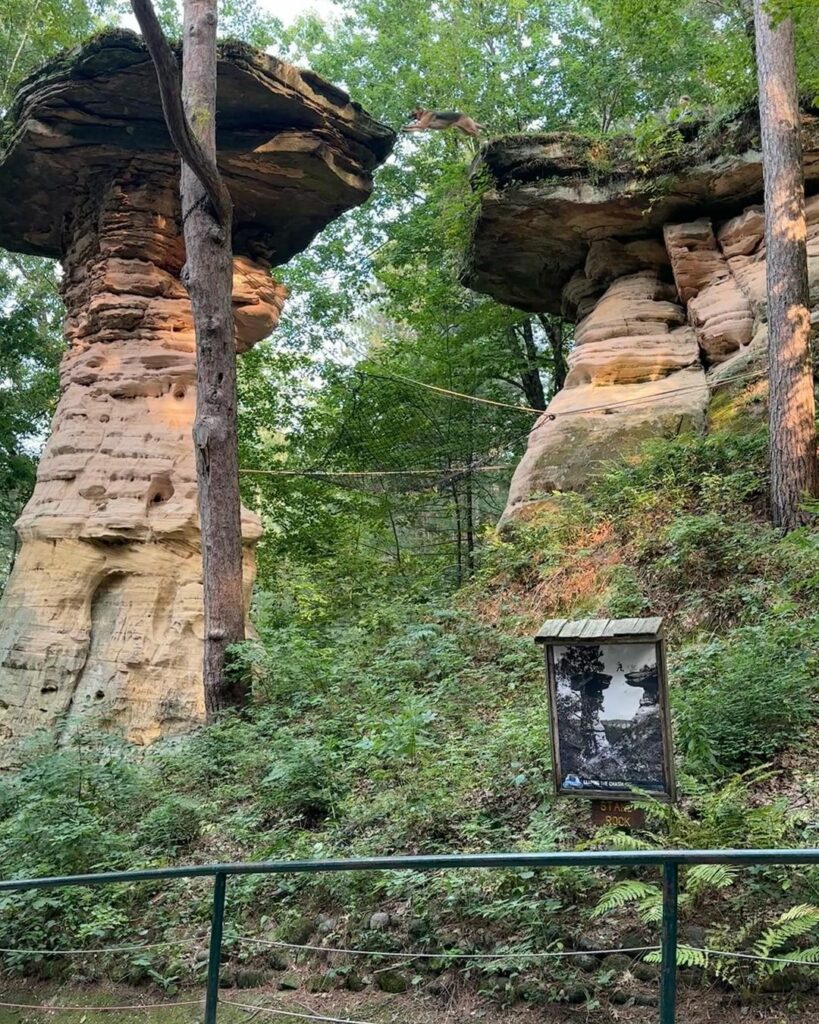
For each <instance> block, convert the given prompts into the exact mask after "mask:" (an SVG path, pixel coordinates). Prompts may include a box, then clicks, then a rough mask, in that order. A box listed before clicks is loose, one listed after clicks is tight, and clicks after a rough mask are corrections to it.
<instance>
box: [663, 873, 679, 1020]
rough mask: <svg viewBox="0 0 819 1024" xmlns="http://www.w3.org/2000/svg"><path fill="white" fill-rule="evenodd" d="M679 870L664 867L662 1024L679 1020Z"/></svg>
mask: <svg viewBox="0 0 819 1024" xmlns="http://www.w3.org/2000/svg"><path fill="white" fill-rule="evenodd" d="M678 888H679V868H678V866H677V865H676V864H673V863H667V864H664V865H663V939H662V942H663V965H662V970H661V973H660V1024H675V1021H676V1019H677V893H678Z"/></svg>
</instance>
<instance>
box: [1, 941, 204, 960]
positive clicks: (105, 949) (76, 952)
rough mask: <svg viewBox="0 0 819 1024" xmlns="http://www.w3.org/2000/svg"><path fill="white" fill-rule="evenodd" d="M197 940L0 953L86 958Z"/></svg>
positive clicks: (14, 950)
mask: <svg viewBox="0 0 819 1024" xmlns="http://www.w3.org/2000/svg"><path fill="white" fill-rule="evenodd" d="M197 941H198V940H197V939H194V938H188V939H174V940H173V941H171V942H148V943H145V944H144V945H141V946H100V947H98V948H96V949H95V948H90V949H21V948H19V947H18V948H10V947H6V946H0V953H25V954H26V955H27V956H84V955H85V954H86V953H138V952H139V951H140V950H142V949H162V948H167V947H168V946H187V945H192V944H193V943H195V942H197Z"/></svg>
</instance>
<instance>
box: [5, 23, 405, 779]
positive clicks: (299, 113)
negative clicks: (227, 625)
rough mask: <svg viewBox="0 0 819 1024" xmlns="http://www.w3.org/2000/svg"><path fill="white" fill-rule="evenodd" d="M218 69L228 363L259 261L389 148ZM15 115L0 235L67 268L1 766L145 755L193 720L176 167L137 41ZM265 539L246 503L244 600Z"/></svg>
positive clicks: (260, 83) (309, 101)
mask: <svg viewBox="0 0 819 1024" xmlns="http://www.w3.org/2000/svg"><path fill="white" fill-rule="evenodd" d="M219 73H220V79H219V116H220V139H219V141H220V144H222V143H223V140H224V138H225V132H224V131H222V125H223V123H226V124H227V126H228V130H227V139H228V142H227V143H226V145H227V149H228V152H227V153H223V154H222V165H223V169H224V170H225V173H226V175H227V181H228V185H229V187H230V188H231V192H232V194H233V198H234V202H235V203H236V219H235V225H234V226H235V237H234V251H235V252H236V257H235V260H234V293H233V312H234V321H235V326H236V346H237V350H238V351H240V352H242V351H245V350H247V349H248V348H250V347H251V346H252V345H254V344H255V343H256V342H258V341H259V340H261V339H262V338H264V337H266V336H267V335H268V334H269V332H270V331H271V329H272V328H273V327H275V325H276V322H277V321H278V316H279V313H280V311H281V308H282V305H283V302H284V289H283V288H282V287H281V286H279V285H278V284H277V283H276V282H275V281H274V280H273V278H272V277H271V275H270V262H269V260H270V258H271V257H275V259H276V260H277V261H279V262H280V261H281V260H282V259H286V258H289V256H292V255H293V253H294V252H296V251H298V249H299V248H302V247H303V246H304V245H305V244H307V242H309V241H310V239H311V238H312V237H313V236H314V235H315V234H316V232H317V231H318V230H320V228H321V227H322V226H323V225H324V224H326V223H327V222H328V221H329V220H331V219H332V218H333V217H335V216H337V215H338V213H340V212H341V211H342V210H343V209H345V208H347V207H348V206H350V205H354V204H356V203H359V202H362V201H363V200H364V199H365V198H366V195H367V194H368V192H369V189H370V187H371V171H372V169H373V167H374V166H375V164H376V163H377V162H378V161H379V160H380V159H382V158H383V156H385V155H386V152H388V150H389V144H390V139H391V136H390V133H389V132H388V130H387V129H384V128H383V126H380V125H377V124H376V123H375V122H373V121H371V120H370V119H369V118H368V117H367V116H366V115H365V114H364V113H363V112H362V111H361V110H360V109H359V108H357V107H355V105H353V104H351V103H350V102H349V100H348V99H347V97H346V96H345V95H344V94H343V93H341V92H340V91H339V90H336V89H334V88H333V87H332V86H330V85H328V84H327V83H323V82H321V80H320V79H318V78H316V77H315V76H312V75H309V74H308V75H300V74H299V73H298V72H297V71H296V70H295V69H294V68H291V67H289V66H288V65H285V64H281V63H280V62H278V61H275V60H273V59H272V58H268V57H266V56H264V55H263V54H258V53H255V52H254V51H250V50H248V49H247V48H239V49H238V50H228V51H223V54H222V60H221V61H220V65H219ZM243 111H244V117H245V119H246V121H247V123H252V124H253V129H252V131H246V130H245V129H244V128H243V127H242V128H240V127H238V124H239V122H241V121H242V112H243ZM15 115H16V118H17V127H16V131H15V133H14V135H13V136H12V141H11V145H10V148H9V149H8V150H7V151H6V152H5V153H4V154H3V155H2V156H0V244H3V245H5V246H7V247H8V248H12V249H18V250H20V251H24V252H38V253H42V254H46V255H60V256H61V258H62V263H63V271H64V273H63V279H62V291H63V299H64V301H65V306H66V318H65V335H66V341H67V343H68V348H67V351H66V354H65V356H64V358H63V362H62V366H61V372H60V383H61V395H60V401H59V405H58V408H57V411H56V414H55V417H54V422H53V424H52V433H51V436H50V438H49V440H48V442H47V444H46V447H45V451H44V453H43V456H42V459H41V462H40V466H39V470H38V477H37V485H36V488H35V491H34V494H33V495H32V498H31V500H30V501H29V503H28V504H27V506H26V508H25V509H24V511H23V513H22V515H21V517H20V519H19V520H18V523H17V530H18V533H19V536H20V538H21V540H22V547H21V549H20V552H19V555H18V557H17V560H16V563H15V566H14V570H13V572H12V575H11V578H10V580H9V582H8V585H7V587H6V591H5V593H4V595H3V598H2V603H0V741H2V742H1V743H0V763H6V764H8V763H13V761H14V759H15V757H16V746H17V741H19V740H20V739H23V738H25V737H26V736H28V735H30V734H31V733H32V732H33V731H34V730H36V729H37V728H41V727H44V726H45V727H50V728H54V727H59V728H60V729H61V730H62V731H63V732H64V733H65V734H70V733H71V732H72V731H74V730H75V729H76V728H78V727H79V726H81V725H83V724H88V723H90V724H93V725H94V726H97V727H101V728H106V729H111V730H115V731H117V732H119V733H121V734H122V735H124V736H125V737H127V738H128V739H129V740H131V741H133V742H135V743H150V742H152V741H153V740H155V739H157V738H158V737H160V736H163V735H170V734H174V733H178V732H182V731H185V730H188V729H190V728H191V727H192V726H193V725H196V724H198V723H199V722H200V721H201V720H202V718H203V714H204V702H203V694H202V678H201V662H202V649H201V641H202V562H201V549H200V537H199V519H198V511H197V486H196V469H195V462H194V452H193V444H192V438H191V430H192V426H193V420H194V416H195V411H196V359H195V337H194V329H193V320H192V314H191V309H190V303H189V300H188V296H187V292H186V291H185V288H184V287H183V285H182V283H181V281H180V273H181V270H182V266H183V263H184V259H185V252H184V242H183V239H182V233H181V224H180V214H179V201H178V194H177V193H178V170H177V168H178V160H177V158H176V157H175V156H174V155H173V154H172V153H171V152H170V150H169V144H168V140H167V136H166V135H164V134H163V129H162V120H161V112H160V110H159V106H158V97H157V95H156V85H155V79H154V77H153V70H152V68H151V65H150V62H149V61H148V58H147V54H146V53H145V51H144V49H143V48H142V46H141V43H140V42H139V40H138V38H137V37H136V36H133V35H132V34H130V33H121V32H116V33H111V34H108V35H106V36H103V37H101V38H98V39H96V40H94V41H92V42H91V43H89V44H88V45H87V46H86V47H84V48H81V49H80V50H79V51H76V52H74V53H73V54H72V55H70V56H69V58H67V59H66V60H62V61H57V62H55V63H54V64H53V65H50V66H48V67H47V68H46V69H44V71H43V72H41V73H39V74H38V75H36V76H35V77H34V78H33V79H31V80H30V81H29V82H28V83H26V84H25V85H24V86H23V88H22V90H21V93H20V96H19V98H18V100H17V102H16V105H15ZM103 129H104V130H103ZM234 129H235V131H234ZM232 133H233V134H232ZM236 133H238V134H236ZM143 149H147V150H148V152H143V151H142V150H143ZM260 533H261V524H260V522H259V519H258V517H257V516H255V515H254V514H253V513H252V512H249V511H248V510H247V509H243V511H242V536H243V541H244V582H245V596H246V603H247V602H248V601H249V597H250V589H251V586H252V582H253V575H254V555H253V545H254V543H255V541H256V540H257V539H258V537H259V535H260Z"/></svg>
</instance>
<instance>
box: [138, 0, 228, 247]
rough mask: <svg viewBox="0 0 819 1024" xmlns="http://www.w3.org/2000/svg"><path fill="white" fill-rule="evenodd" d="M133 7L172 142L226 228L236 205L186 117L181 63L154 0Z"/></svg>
mask: <svg viewBox="0 0 819 1024" xmlns="http://www.w3.org/2000/svg"><path fill="white" fill-rule="evenodd" d="M131 8H132V10H133V12H134V15H135V17H136V20H137V22H138V23H139V27H140V30H141V31H142V38H143V39H144V40H145V45H146V46H147V47H148V52H149V53H150V55H151V60H152V61H153V64H154V69H155V71H156V78H157V82H158V83H159V95H160V98H161V100H162V112H163V113H164V115H165V121H166V123H167V125H168V132H169V134H170V136H171V142H172V143H173V145H174V148H175V149H176V150H177V151H178V152H179V155H180V156H181V157H182V159H183V160H184V161H185V163H186V164H187V165H188V167H190V169H191V170H192V171H193V173H194V174H195V175H196V177H197V178H198V179H199V181H200V182H201V183H202V187H203V188H204V190H205V192H206V193H207V196H208V199H209V200H210V203H211V206H212V207H213V213H214V216H215V217H216V220H217V222H218V223H219V225H220V226H221V227H223V228H227V227H229V225H230V223H231V217H232V207H233V204H232V203H231V199H230V194H229V192H228V190H227V189H226V188H225V185H224V183H223V182H222V178H221V175H220V174H219V168H218V167H217V166H216V161H215V160H211V159H209V157H208V156H207V154H206V153H205V152H204V150H203V149H202V147H201V146H200V145H199V142H198V141H197V139H196V137H195V136H194V134H193V132H192V131H191V127H190V125H189V124H188V119H187V117H185V110H184V107H183V106H182V91H181V89H180V85H179V65H178V64H177V62H176V57H175V56H174V53H173V50H172V49H171V47H170V45H169V43H168V40H167V39H166V38H165V33H164V32H163V31H162V26H161V25H160V24H159V19H158V18H157V16H156V11H155V10H154V7H153V4H152V3H151V0H131Z"/></svg>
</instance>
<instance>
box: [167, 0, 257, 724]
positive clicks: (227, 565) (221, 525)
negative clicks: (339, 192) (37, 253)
mask: <svg viewBox="0 0 819 1024" xmlns="http://www.w3.org/2000/svg"><path fill="white" fill-rule="evenodd" d="M183 40H184V43H183V52H182V102H183V105H184V109H185V114H186V117H187V120H188V124H189V125H190V126H191V129H192V131H193V134H194V136H195V137H196V139H197V140H198V142H199V144H200V145H201V146H202V149H203V150H204V151H205V153H206V154H207V155H208V156H209V157H210V158H211V159H213V160H214V161H215V159H216V0H185V4H184V19H183ZM181 192H182V218H183V223H184V230H185V250H186V263H185V270H184V272H183V280H184V283H185V287H186V288H187V289H188V292H189V294H190V297H191V305H192V306H193V319H194V324H195V327H196V357H197V358H196V373H197V391H196V399H197V404H196V421H195V422H194V426H193V440H194V447H195V449H196V474H197V480H198V483H199V518H200V521H201V530H202V572H203V581H204V599H205V645H204V683H205V708H206V711H207V715H208V718H212V717H213V716H214V715H215V714H216V713H217V712H219V711H221V710H223V709H224V708H225V707H230V706H237V705H241V704H243V703H245V701H246V699H247V689H246V683H245V682H244V681H243V680H240V679H236V678H228V677H227V676H226V674H225V667H226V649H227V647H228V646H229V645H230V644H234V643H237V642H238V641H239V640H243V639H244V636H245V612H244V600H243V594H242V525H241V503H240V498H239V449H238V438H237V433H236V401H237V399H236V342H235V337H234V325H233V312H232V309H231V297H232V292H233V252H232V247H231V224H230V222H228V223H227V224H220V223H219V222H218V221H217V220H216V219H215V217H214V210H213V209H212V207H211V205H210V203H209V202H208V200H207V193H206V192H205V189H204V187H203V185H202V182H201V181H200V180H199V178H198V177H197V175H196V174H195V172H194V171H193V170H192V169H191V168H190V167H189V166H188V165H187V164H186V163H183V164H182V183H181Z"/></svg>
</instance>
